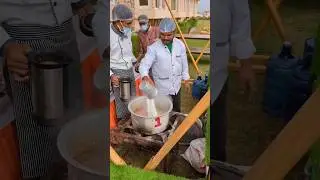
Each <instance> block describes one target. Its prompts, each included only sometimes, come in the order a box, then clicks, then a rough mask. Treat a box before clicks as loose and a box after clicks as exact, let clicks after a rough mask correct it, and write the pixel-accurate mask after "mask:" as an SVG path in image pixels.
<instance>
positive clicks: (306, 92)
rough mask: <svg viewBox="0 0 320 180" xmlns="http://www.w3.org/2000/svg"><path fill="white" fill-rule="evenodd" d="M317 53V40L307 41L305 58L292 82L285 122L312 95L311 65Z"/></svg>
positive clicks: (301, 61) (296, 70) (310, 39)
mask: <svg viewBox="0 0 320 180" xmlns="http://www.w3.org/2000/svg"><path fill="white" fill-rule="evenodd" d="M314 53H315V39H314V38H308V39H306V41H305V46H304V52H303V58H301V60H300V61H299V65H298V66H297V67H296V69H295V70H294V72H293V76H292V78H291V82H290V91H289V97H288V101H287V105H286V110H285V117H284V118H285V120H287V121H289V120H291V119H292V117H293V116H294V115H295V113H296V112H297V111H298V110H299V109H300V108H301V106H302V105H303V104H304V103H305V102H306V101H307V100H308V98H309V97H310V96H311V94H312V84H313V80H314V79H313V76H312V73H311V70H310V68H311V64H312V60H313V58H314Z"/></svg>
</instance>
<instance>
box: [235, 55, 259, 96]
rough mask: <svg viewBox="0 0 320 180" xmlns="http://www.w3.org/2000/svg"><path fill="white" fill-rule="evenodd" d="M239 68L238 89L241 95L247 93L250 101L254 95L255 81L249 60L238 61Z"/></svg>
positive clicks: (255, 89)
mask: <svg viewBox="0 0 320 180" xmlns="http://www.w3.org/2000/svg"><path fill="white" fill-rule="evenodd" d="M240 61H241V67H240V71H239V80H240V88H241V90H242V93H243V94H244V93H245V92H246V91H249V95H250V97H249V100H250V101H252V100H253V99H254V96H255V94H256V91H257V88H256V79H255V73H254V71H253V69H252V63H251V60H250V59H246V60H240Z"/></svg>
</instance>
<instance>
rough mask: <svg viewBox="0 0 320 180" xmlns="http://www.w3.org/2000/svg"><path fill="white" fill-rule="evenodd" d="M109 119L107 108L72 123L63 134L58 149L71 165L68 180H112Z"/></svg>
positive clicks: (69, 165)
mask: <svg viewBox="0 0 320 180" xmlns="http://www.w3.org/2000/svg"><path fill="white" fill-rule="evenodd" d="M108 118H109V116H108V113H107V109H106V108H105V109H100V110H95V111H92V112H89V113H85V114H84V115H81V116H79V117H78V118H76V119H74V120H72V121H70V122H69V123H68V124H67V125H66V126H65V127H63V129H62V130H61V131H60V133H59V136H58V149H59V151H60V154H61V155H62V157H63V158H64V159H65V160H66V161H67V162H68V179H70V180H106V179H109V166H108V163H107V152H108V151H107V147H108V145H107V138H108V137H107V130H108V128H107V127H108V126H109V125H108Z"/></svg>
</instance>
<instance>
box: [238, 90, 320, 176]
mask: <svg viewBox="0 0 320 180" xmlns="http://www.w3.org/2000/svg"><path fill="white" fill-rule="evenodd" d="M319 104H320V89H317V90H316V92H315V93H314V94H313V95H312V96H311V97H310V98H309V100H308V101H307V102H306V103H305V104H304V105H303V107H302V108H301V109H300V110H299V112H298V113H297V114H296V115H295V116H294V117H293V119H292V120H291V121H290V122H289V123H288V125H287V126H286V127H285V128H284V129H283V130H282V131H281V132H280V133H279V135H278V136H277V137H276V139H275V140H274V141H273V142H272V143H271V144H270V145H269V147H268V148H267V149H266V150H265V151H264V153H263V154H262V155H261V156H260V157H259V158H258V160H257V161H256V162H255V164H254V165H253V166H252V168H251V169H250V170H249V172H248V173H247V174H246V175H245V177H244V180H257V179H259V180H280V179H283V178H284V177H285V176H286V174H287V173H288V172H289V171H290V170H291V169H292V168H293V167H294V165H295V164H296V163H297V162H298V161H299V160H300V159H301V158H302V156H303V155H304V154H305V153H306V152H307V151H308V150H309V148H310V147H311V146H312V145H313V144H314V143H315V142H316V141H317V140H318V139H319V138H320V131H319V127H320V121H319V117H320V111H319Z"/></svg>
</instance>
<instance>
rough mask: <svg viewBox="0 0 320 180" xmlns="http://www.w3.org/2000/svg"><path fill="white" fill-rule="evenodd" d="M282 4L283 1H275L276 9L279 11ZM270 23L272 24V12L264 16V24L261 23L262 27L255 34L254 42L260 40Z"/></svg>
mask: <svg viewBox="0 0 320 180" xmlns="http://www.w3.org/2000/svg"><path fill="white" fill-rule="evenodd" d="M280 4H281V0H276V1H275V6H276V9H278V8H279V7H280ZM270 22H272V16H271V14H270V12H269V11H267V12H266V13H265V15H264V18H263V20H262V22H261V23H260V26H259V27H258V28H257V29H256V30H255V31H254V33H253V40H254V41H256V40H257V39H258V37H259V36H260V34H261V33H262V31H263V30H265V29H266V27H267V25H268V24H269V23H270ZM282 40H284V39H282Z"/></svg>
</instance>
